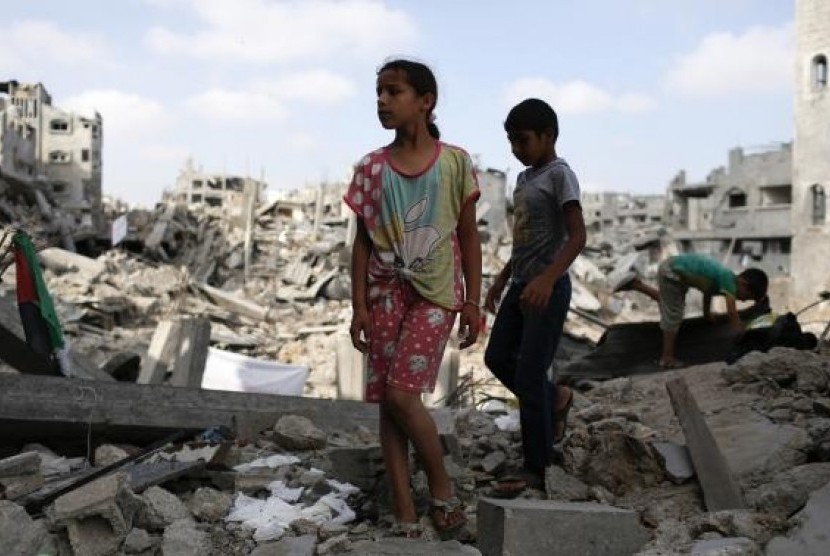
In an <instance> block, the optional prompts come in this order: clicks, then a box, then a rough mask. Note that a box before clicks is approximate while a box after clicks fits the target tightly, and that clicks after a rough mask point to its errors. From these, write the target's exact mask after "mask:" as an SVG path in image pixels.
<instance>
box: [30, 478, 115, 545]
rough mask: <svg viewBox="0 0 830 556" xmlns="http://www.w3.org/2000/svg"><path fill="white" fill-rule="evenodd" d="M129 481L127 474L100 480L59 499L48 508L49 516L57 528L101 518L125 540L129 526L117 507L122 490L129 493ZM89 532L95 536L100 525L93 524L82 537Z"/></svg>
mask: <svg viewBox="0 0 830 556" xmlns="http://www.w3.org/2000/svg"><path fill="white" fill-rule="evenodd" d="M126 481H127V475H126V474H124V473H115V474H113V475H107V476H105V477H101V478H100V479H97V480H95V481H92V482H91V483H87V484H85V485H83V486H81V487H79V488H77V489H75V490H73V491H71V492H67V493H66V494H64V495H63V496H61V497H59V498H58V499H57V500H55V502H54V503H53V504H52V505H51V506H49V507H48V508H47V510H46V515H47V517H48V518H49V520H50V521H51V522H52V523H53V524H54V525H57V526H67V525H69V524H70V523H72V522H75V521H78V520H82V519H85V518H88V517H100V518H102V519H103V520H105V521H106V522H108V523H109V527H110V528H111V529H112V530H113V531H114V532H115V533H116V534H117V535H120V536H121V537H122V538H123V537H124V536H126V534H127V532H128V531H129V528H130V527H129V524H128V523H127V520H125V519H124V515H123V514H122V512H121V508H120V507H119V506H118V500H119V498H120V497H123V491H124V490H127V489H126ZM87 529H88V530H89V531H90V532H91V533H90V534H93V535H94V534H96V531H97V530H98V527H97V524H91V525H89V526H88V527H85V528H84V531H81V532H79V535H82V536H86V530H87ZM70 540H71V536H70Z"/></svg>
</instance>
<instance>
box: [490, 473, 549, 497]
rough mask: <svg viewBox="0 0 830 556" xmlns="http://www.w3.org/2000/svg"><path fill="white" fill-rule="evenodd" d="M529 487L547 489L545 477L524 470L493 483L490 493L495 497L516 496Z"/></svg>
mask: <svg viewBox="0 0 830 556" xmlns="http://www.w3.org/2000/svg"><path fill="white" fill-rule="evenodd" d="M529 488H532V489H535V490H545V479H544V477H542V476H541V475H539V474H538V473H533V472H531V471H523V472H521V473H519V474H517V475H508V476H506V477H502V478H501V479H499V480H498V481H496V482H495V483H494V484H493V488H492V489H491V490H490V495H491V496H492V497H493V498H516V497H517V496H519V495H520V494H522V493H523V492H524V491H525V490H527V489H529Z"/></svg>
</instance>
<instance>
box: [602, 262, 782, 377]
mask: <svg viewBox="0 0 830 556" xmlns="http://www.w3.org/2000/svg"><path fill="white" fill-rule="evenodd" d="M657 278H658V287H657V288H655V287H654V286H651V285H649V284H646V283H645V282H643V281H642V280H640V278H638V277H637V276H636V275H634V274H632V275H630V276H628V277H627V278H626V279H624V280H623V281H622V282H620V284H619V285H617V286H616V287H615V288H614V291H624V290H634V291H638V292H641V293H644V294H646V295H647V296H649V297H651V298H652V299H654V300H655V301H657V302H658V303H659V304H660V329H661V330H662V331H663V350H662V355H661V356H660V367H661V368H663V369H673V368H677V367H681V366H682V363H680V362H679V361H678V360H677V359H676V358H675V355H674V348H675V344H676V341H677V331H678V329H679V328H680V323H681V322H682V321H683V312H684V309H685V306H686V292H687V291H689V288H694V289H696V290H700V291H701V292H703V316H704V318H706V319H708V320H709V321H711V322H716V321H717V320H718V317H719V316H720V315H713V314H712V313H711V307H712V297H714V296H716V295H722V296H724V297H725V298H726V313H727V316H728V318H729V322H730V323H731V324H732V328H733V329H734V330H735V332H741V331H742V330H743V324H742V323H741V319H740V317H739V316H738V309H737V307H736V304H735V300H736V299H739V300H741V301H746V300H750V299H751V300H754V301H755V302H756V303H757V302H759V301H762V300H763V299H764V298H765V297H766V295H767V286H768V284H769V279H768V278H767V275H766V273H765V272H764V271H763V270H760V269H758V268H748V269H746V270H744V271H743V272H741V273H740V274H735V273H733V272H732V271H731V270H729V269H728V268H726V267H725V266H723V265H722V264H720V263H719V262H717V261H715V260H714V259H711V258H709V257H706V256H704V255H699V254H697V253H687V254H684V255H677V256H675V257H670V258H668V259H666V260H665V261H663V262H662V263H661V264H660V268H659V270H658V272H657Z"/></svg>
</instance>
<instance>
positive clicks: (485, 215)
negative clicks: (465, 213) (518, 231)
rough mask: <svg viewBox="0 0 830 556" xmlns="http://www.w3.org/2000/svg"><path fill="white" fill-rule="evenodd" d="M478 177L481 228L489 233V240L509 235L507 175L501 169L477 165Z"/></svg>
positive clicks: (479, 224)
mask: <svg viewBox="0 0 830 556" xmlns="http://www.w3.org/2000/svg"><path fill="white" fill-rule="evenodd" d="M477 166H478V165H477ZM476 179H477V180H478V187H479V190H480V191H481V197H480V198H479V201H478V204H477V214H476V216H477V219H478V227H479V230H480V231H482V232H485V233H486V234H487V237H486V239H487V240H489V239H496V238H500V237H506V236H509V235H510V230H509V228H508V225H507V175H506V174H505V173H504V172H502V171H501V170H495V169H493V168H486V169H482V168H479V167H477V168H476Z"/></svg>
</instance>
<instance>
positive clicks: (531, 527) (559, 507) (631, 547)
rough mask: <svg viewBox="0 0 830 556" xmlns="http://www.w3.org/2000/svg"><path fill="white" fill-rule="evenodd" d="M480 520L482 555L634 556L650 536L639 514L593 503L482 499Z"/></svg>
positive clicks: (478, 515)
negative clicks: (565, 555)
mask: <svg viewBox="0 0 830 556" xmlns="http://www.w3.org/2000/svg"><path fill="white" fill-rule="evenodd" d="M477 518H478V548H479V550H481V553H482V555H483V556H517V555H520V554H574V555H576V554H579V555H581V556H630V555H631V554H635V553H636V552H638V551H639V550H640V549H641V548H642V546H643V545H644V544H645V543H646V542H647V541H648V539H649V535H648V533H647V532H646V531H645V529H644V528H643V527H642V526H641V525H640V521H639V518H638V516H637V513H636V512H634V511H632V510H624V509H620V508H615V507H613V506H606V505H603V504H596V503H591V502H554V501H550V500H494V499H491V498H481V499H479V502H478V510H477Z"/></svg>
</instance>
